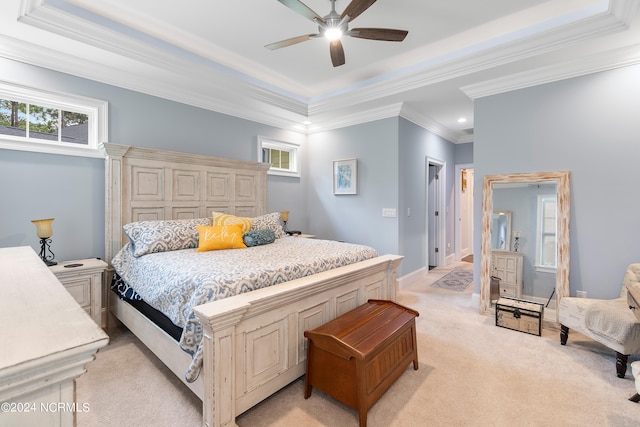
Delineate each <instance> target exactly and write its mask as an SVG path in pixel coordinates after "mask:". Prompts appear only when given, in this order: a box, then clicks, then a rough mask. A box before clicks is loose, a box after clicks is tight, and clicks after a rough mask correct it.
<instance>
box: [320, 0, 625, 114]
mask: <svg viewBox="0 0 640 427" xmlns="http://www.w3.org/2000/svg"><path fill="white" fill-rule="evenodd" d="M611 4H612V6H611V7H610V8H609V10H608V11H607V12H605V13H600V14H598V15H595V16H592V17H590V18H586V19H584V20H582V21H579V22H572V23H570V24H565V25H561V26H559V27H557V28H554V29H551V30H548V31H545V32H543V33H542V34H538V35H535V36H530V37H523V38H521V39H519V40H515V41H512V42H509V43H502V44H499V43H498V40H493V41H490V42H486V43H482V44H484V45H486V46H484V49H483V46H480V45H478V46H475V47H473V48H469V49H467V52H462V51H460V52H456V55H457V57H450V58H447V57H440V58H433V59H430V60H428V61H425V62H424V63H422V64H419V65H417V66H415V67H413V69H412V70H406V75H405V76H404V77H401V78H396V79H393V80H386V81H384V82H381V83H376V84H370V85H365V86H363V87H362V88H361V89H355V90H350V91H346V90H341V91H340V92H339V93H336V95H335V96H326V97H324V98H323V99H322V100H319V101H312V102H310V104H309V112H310V114H319V113H322V112H325V111H330V110H332V109H333V108H335V104H336V103H339V104H340V105H341V106H352V105H357V104H361V103H365V102H370V101H373V100H377V99H379V98H383V97H386V96H392V95H396V94H398V93H403V92H408V91H411V90H414V89H418V88H421V87H424V86H428V85H431V84H435V83H439V82H442V81H445V80H449V79H453V78H457V77H462V76H465V75H468V74H472V73H476V72H480V71H484V70H487V69H490V68H494V67H498V66H501V65H505V64H509V63H512V62H516V61H520V60H523V59H527V58H530V57H532V56H536V55H543V54H545V53H550V52H553V51H556V50H558V49H561V48H564V47H569V46H572V45H575V44H577V43H579V42H582V41H585V40H589V39H593V38H595V37H599V36H602V35H606V34H611V33H615V32H619V31H624V30H626V29H628V25H629V22H630V21H631V20H632V17H633V16H634V14H635V11H636V9H637V2H636V1H635V0H612V3H611ZM474 48H475V50H476V51H477V53H475V54H468V53H469V51H472V50H473V49H474ZM377 79H379V77H378V78H377Z"/></svg>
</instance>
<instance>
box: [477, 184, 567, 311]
mask: <svg viewBox="0 0 640 427" xmlns="http://www.w3.org/2000/svg"><path fill="white" fill-rule="evenodd" d="M569 176H570V174H569V172H567V171H560V172H537V173H520V174H508V175H487V176H485V177H484V184H483V193H482V238H481V258H480V312H481V313H483V314H490V313H492V310H491V294H490V292H491V290H490V282H491V252H492V250H503V249H496V248H492V246H493V244H492V240H493V236H492V235H493V233H492V230H494V229H495V227H497V226H494V209H495V210H503V209H502V208H505V209H504V210H506V207H505V206H494V196H496V194H494V192H495V191H496V190H497V189H499V188H504V187H509V186H514V187H546V188H551V189H553V190H551V191H553V192H554V194H553V196H554V197H553V200H554V204H553V205H551V204H549V205H547V210H548V209H551V208H553V211H554V214H555V221H553V224H552V225H553V226H555V235H554V236H553V243H554V245H553V250H551V251H547V252H549V253H550V255H551V256H552V258H553V261H555V266H553V269H550V268H547V270H553V271H554V272H555V289H553V290H552V291H553V294H552V295H551V296H549V302H550V301H551V298H552V297H553V296H554V295H555V304H554V306H553V307H558V305H559V302H560V299H561V298H562V297H564V296H567V295H569V210H570V206H569V205H570V187H569V185H570V184H569ZM507 184H510V185H507ZM537 200H541V199H540V198H538V199H537ZM538 209H539V207H538ZM543 210H544V209H543ZM518 216H519V217H520V215H518ZM512 219H513V218H512ZM515 227H521V225H520V224H518V225H515ZM530 227H531V228H533V229H534V230H527V229H521V228H517V229H518V235H519V236H520V234H522V235H523V236H525V238H524V242H525V243H526V244H528V245H533V244H534V243H535V240H536V239H535V237H534V235H536V234H542V233H537V232H536V230H535V228H536V227H539V225H538V226H536V223H535V221H534V222H533V225H531V226H530ZM513 234H514V232H511V236H510V237H509V239H508V240H507V239H505V240H507V241H509V244H510V246H509V247H506V249H504V250H507V251H509V250H511V249H513V250H516V248H515V247H514V246H513V245H511V243H512V242H511V240H512V237H513ZM528 236H531V237H529V238H528V239H527V237H528ZM505 237H506V236H505ZM520 240H521V242H522V241H523V239H522V238H520ZM505 246H506V243H505ZM547 256H548V255H547ZM531 258H532V259H530V260H527V261H526V262H529V263H530V264H531V265H532V266H533V268H535V269H538V271H542V270H541V269H542V268H545V266H544V263H545V262H547V259H537V256H533V257H531ZM523 286H525V285H524V284H523ZM555 321H556V322H557V312H556V313H555Z"/></svg>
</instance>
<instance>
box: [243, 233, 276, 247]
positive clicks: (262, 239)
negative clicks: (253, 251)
mask: <svg viewBox="0 0 640 427" xmlns="http://www.w3.org/2000/svg"><path fill="white" fill-rule="evenodd" d="M242 241H243V242H244V244H245V245H247V246H260V245H268V244H269V243H273V242H275V241H276V233H274V232H273V230H269V229H264V230H251V231H249V232H247V233H244V234H243V235H242Z"/></svg>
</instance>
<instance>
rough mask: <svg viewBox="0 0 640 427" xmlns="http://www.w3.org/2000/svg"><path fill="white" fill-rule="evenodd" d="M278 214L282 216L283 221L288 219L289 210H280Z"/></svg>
mask: <svg viewBox="0 0 640 427" xmlns="http://www.w3.org/2000/svg"><path fill="white" fill-rule="evenodd" d="M280 216H281V217H282V220H283V221H289V211H282V212H280Z"/></svg>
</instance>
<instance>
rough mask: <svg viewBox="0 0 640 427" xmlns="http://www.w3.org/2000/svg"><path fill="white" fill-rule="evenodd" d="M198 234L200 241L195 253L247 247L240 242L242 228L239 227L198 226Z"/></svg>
mask: <svg viewBox="0 0 640 427" xmlns="http://www.w3.org/2000/svg"><path fill="white" fill-rule="evenodd" d="M198 234H199V235H200V240H199V243H198V249H196V252H206V251H215V250H218V249H243V248H246V247H247V246H246V245H245V244H244V242H243V241H242V227H241V226H240V225H212V226H205V225H199V226H198Z"/></svg>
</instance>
